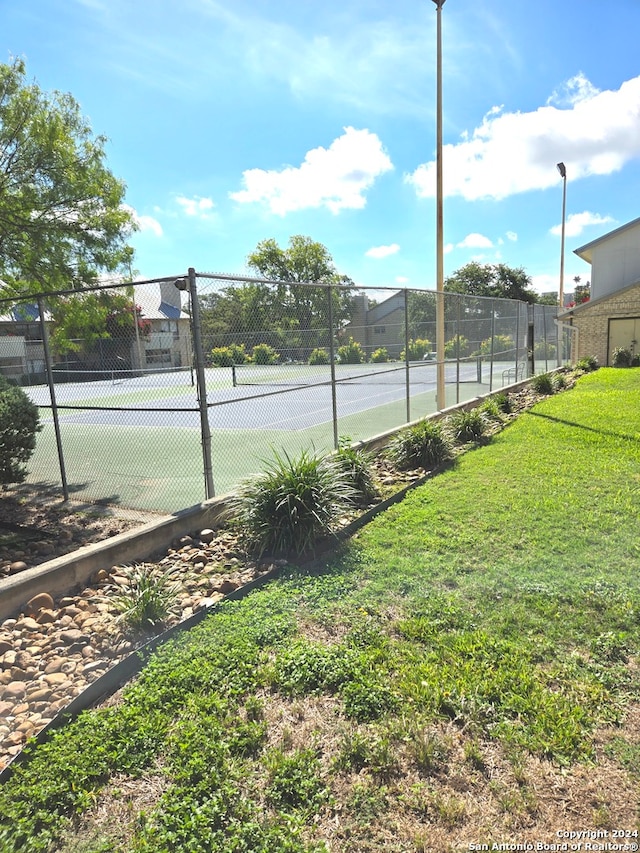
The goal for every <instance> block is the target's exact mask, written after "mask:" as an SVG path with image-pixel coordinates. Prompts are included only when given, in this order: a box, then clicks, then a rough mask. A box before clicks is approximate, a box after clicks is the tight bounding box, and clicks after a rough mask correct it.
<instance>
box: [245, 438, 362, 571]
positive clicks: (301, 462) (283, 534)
mask: <svg viewBox="0 0 640 853" xmlns="http://www.w3.org/2000/svg"><path fill="white" fill-rule="evenodd" d="M353 500H354V491H353V488H352V487H351V486H350V485H349V482H348V477H347V475H346V474H345V472H344V471H343V470H342V469H341V468H340V466H339V465H338V464H337V463H336V462H335V461H334V460H331V459H326V458H321V457H318V456H315V455H312V454H310V453H308V452H306V451H303V452H302V453H301V454H300V456H298V457H297V458H294V459H292V458H290V457H289V456H288V455H287V454H286V453H284V455H283V456H280V455H279V454H277V453H275V454H274V459H273V460H271V461H269V462H268V463H267V469H266V470H265V471H263V472H262V473H261V474H258V475H257V476H256V477H254V478H252V479H251V480H245V482H244V483H241V484H240V486H239V487H238V489H237V492H236V494H235V495H234V497H233V498H232V499H231V500H230V501H229V512H230V514H231V517H232V518H233V519H234V521H235V522H236V523H237V524H238V525H239V526H240V527H241V529H242V530H243V532H244V534H245V536H246V539H247V544H248V547H249V550H251V551H255V552H256V553H257V554H258V555H262V554H264V553H273V554H296V555H300V554H304V553H305V552H307V551H309V550H311V549H312V548H313V546H314V544H315V542H316V540H317V539H318V538H320V537H321V536H325V535H327V534H328V533H330V532H331V531H332V529H333V527H334V525H335V524H336V522H337V520H338V518H339V517H340V516H341V515H342V514H343V513H344V512H345V510H346V509H348V507H349V506H351V505H352V504H353Z"/></svg>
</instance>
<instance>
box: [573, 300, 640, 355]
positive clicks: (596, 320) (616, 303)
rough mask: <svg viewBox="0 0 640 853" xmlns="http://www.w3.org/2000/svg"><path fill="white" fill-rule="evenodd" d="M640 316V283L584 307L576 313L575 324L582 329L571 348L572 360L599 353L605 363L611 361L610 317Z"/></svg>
mask: <svg viewBox="0 0 640 853" xmlns="http://www.w3.org/2000/svg"><path fill="white" fill-rule="evenodd" d="M625 317H640V284H638V285H636V286H635V287H631V288H625V289H624V290H623V291H621V292H620V293H618V294H614V295H612V296H610V297H609V298H608V299H602V300H600V299H599V300H598V301H597V302H594V303H593V304H587V305H585V306H584V307H583V308H580V309H579V310H578V311H576V313H575V314H574V316H573V321H572V325H573V326H575V327H576V328H577V329H578V341H577V346H576V339H575V336H574V338H573V344H572V347H571V361H572V362H573V363H574V364H575V362H576V361H578V360H579V359H581V358H585V357H586V356H590V355H595V357H596V358H597V359H598V362H599V363H600V364H602V365H606V364H607V355H608V354H607V345H608V342H609V320H610V319H618V320H619V319H623V318H625Z"/></svg>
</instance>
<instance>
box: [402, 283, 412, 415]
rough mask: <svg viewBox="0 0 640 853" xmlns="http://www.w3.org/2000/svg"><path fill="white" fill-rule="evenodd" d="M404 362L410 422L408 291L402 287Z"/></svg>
mask: <svg viewBox="0 0 640 853" xmlns="http://www.w3.org/2000/svg"><path fill="white" fill-rule="evenodd" d="M404 354H405V359H404V364H405V368H404V369H405V379H404V387H405V398H406V401H407V423H411V382H410V377H409V291H408V290H407V288H406V287H405V289H404Z"/></svg>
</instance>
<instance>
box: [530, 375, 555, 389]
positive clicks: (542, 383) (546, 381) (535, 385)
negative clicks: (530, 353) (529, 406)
mask: <svg viewBox="0 0 640 853" xmlns="http://www.w3.org/2000/svg"><path fill="white" fill-rule="evenodd" d="M531 387H532V389H533V390H534V391H535V392H536V394H553V391H554V388H553V381H552V379H551V375H550V374H549V373H539V374H538V375H537V376H534V377H533V379H532V380H531Z"/></svg>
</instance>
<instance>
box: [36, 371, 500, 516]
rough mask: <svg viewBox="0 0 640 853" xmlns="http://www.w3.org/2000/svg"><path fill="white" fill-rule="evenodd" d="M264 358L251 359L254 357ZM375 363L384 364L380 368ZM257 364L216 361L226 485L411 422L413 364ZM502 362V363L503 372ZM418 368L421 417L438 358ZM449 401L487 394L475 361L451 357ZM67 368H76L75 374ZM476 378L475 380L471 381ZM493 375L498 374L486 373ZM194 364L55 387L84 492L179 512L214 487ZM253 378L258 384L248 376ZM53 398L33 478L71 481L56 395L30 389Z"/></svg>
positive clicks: (217, 474) (211, 379) (415, 398)
mask: <svg viewBox="0 0 640 853" xmlns="http://www.w3.org/2000/svg"><path fill="white" fill-rule="evenodd" d="M250 367H252V368H253V369H252V370H250V369H249V368H250ZM372 367H375V368H376V369H375V370H372V369H371V368H372ZM336 368H337V369H336V371H335V378H336V383H335V400H334V397H333V395H332V385H331V372H330V370H329V368H328V367H326V366H324V367H323V370H312V371H309V366H308V365H264V366H262V365H260V366H258V365H252V366H247V369H246V371H237V373H236V375H235V377H234V375H233V372H232V371H231V369H230V368H209V369H207V370H206V385H207V404H208V408H207V411H208V420H209V426H210V430H211V435H212V460H213V478H214V485H215V491H216V494H223V493H225V492H227V491H229V490H230V489H232V488H233V486H235V485H236V484H237V483H238V482H239V481H240V480H242V479H243V478H245V477H248V476H251V474H254V473H255V472H257V471H259V470H261V469H262V468H263V467H264V464H263V463H264V460H265V459H268V458H270V457H271V456H272V454H273V450H276V451H278V452H282V451H283V450H284V451H286V452H287V453H289V454H296V453H297V452H299V451H300V450H302V449H307V450H308V449H309V448H313V449H315V450H316V451H318V452H323V453H324V452H330V451H331V450H332V448H333V446H334V427H333V416H334V406H335V410H336V413H337V427H338V435H339V436H347V435H348V436H349V437H351V438H352V439H353V440H358V439H364V438H369V437H371V436H372V435H375V434H377V433H380V432H384V431H386V430H389V429H393V428H396V427H399V426H401V425H402V424H403V423H406V421H407V419H408V418H407V397H406V371H405V369H404V367H398V366H397V365H395V366H393V367H391V366H390V365H376V366H374V365H337V366H336ZM497 368H498V365H497V364H494V374H495V373H496V370H497ZM409 376H410V392H411V393H410V397H409V417H410V419H416V418H419V417H421V416H424V415H426V414H430V413H432V412H434V411H435V410H436V406H435V387H436V365H435V364H433V363H431V364H420V365H416V367H415V373H414V371H413V370H412V369H410V371H409ZM445 377H446V382H447V403H448V405H452V404H454V403H455V402H456V397H457V396H458V389H459V388H460V386H458V385H456V380H459V381H460V382H464V383H465V384H464V389H463V390H464V399H469V398H472V397H475V396H478V395H479V394H481V393H486V391H487V390H488V385H487V384H482V385H480V384H478V383H477V381H474V380H477V367H476V365H475V363H474V364H469V365H460V367H458V366H457V365H456V364H455V363H453V364H448V365H447V366H446V371H445ZM65 378H67V379H69V378H71V377H65ZM465 378H466V381H465ZM483 378H484V379H485V382H487V381H488V379H487V377H483ZM191 381H192V379H191V371H190V370H188V369H187V370H182V371H170V372H169V371H167V372H162V371H159V372H157V373H154V374H145V375H133V374H131V375H127V374H125V373H124V372H122V371H121V372H119V373H116V372H114V374H113V376H109V375H107V374H104V375H101V376H100V378H99V379H95V380H94V381H83V382H69V381H68V382H63V383H58V384H56V386H55V396H56V403H57V407H58V418H59V424H60V434H61V442H62V447H63V452H64V458H65V468H66V475H67V482H68V484H69V489H70V492H71V493H72V495H73V496H74V497H75V496H77V497H79V498H84V497H86V496H87V495H89V494H95V493H96V491H98V492H99V493H100V494H101V495H104V496H105V497H104V499H103V500H105V501H106V502H110V503H121V504H122V505H124V506H131V507H137V508H140V509H147V510H157V511H161V512H172V511H175V510H176V509H179V508H181V507H184V506H189V505H192V504H195V503H198V502H199V501H201V500H202V498H203V462H202V446H201V435H200V411H199V406H198V400H197V392H196V386H195V385H192V384H191ZM244 383H247V384H244ZM25 390H26V391H27V393H28V394H29V395H30V397H31V398H32V399H33V400H34V402H35V403H37V404H38V405H39V406H41V407H42V408H41V419H42V422H43V424H44V429H43V431H42V432H41V433H40V434H39V436H38V441H37V448H36V452H35V454H34V456H33V457H32V460H31V463H30V469H31V473H30V476H29V481H30V482H34V483H36V482H37V483H45V482H47V483H50V482H59V481H60V473H59V465H58V460H57V445H56V437H55V431H54V427H53V417H52V411H51V398H50V395H49V390H48V388H47V387H46V386H37V387H32V388H29V389H25Z"/></svg>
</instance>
